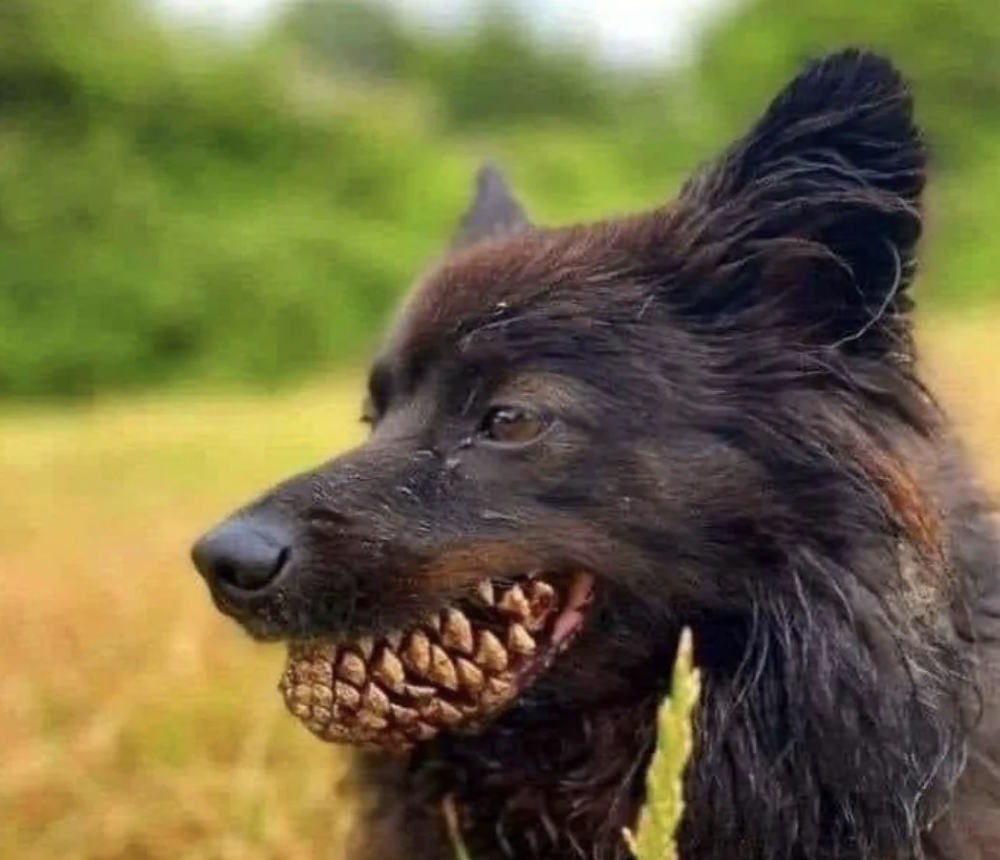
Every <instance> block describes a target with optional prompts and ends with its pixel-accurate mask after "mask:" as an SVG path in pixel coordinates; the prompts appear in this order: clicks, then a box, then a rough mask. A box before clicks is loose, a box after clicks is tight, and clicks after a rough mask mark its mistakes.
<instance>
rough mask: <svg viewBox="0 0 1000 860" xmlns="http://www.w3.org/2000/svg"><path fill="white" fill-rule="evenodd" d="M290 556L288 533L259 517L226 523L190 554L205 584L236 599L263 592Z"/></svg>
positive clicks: (288, 531) (244, 517) (208, 535)
mask: <svg viewBox="0 0 1000 860" xmlns="http://www.w3.org/2000/svg"><path fill="white" fill-rule="evenodd" d="M291 555H292V536H291V534H290V529H288V528H287V527H285V526H283V525H282V524H280V523H278V522H275V521H273V520H270V519H264V518H262V517H260V516H242V517H236V518H233V519H229V520H226V521H225V522H223V523H222V524H221V525H219V526H217V527H216V528H214V529H213V530H212V531H210V532H209V533H208V534H206V535H204V536H203V537H202V538H201V539H199V540H198V542H197V543H195V545H194V547H193V548H192V550H191V558H192V561H193V562H194V566H195V567H196V568H197V570H198V572H199V573H200V574H201V575H202V576H203V577H204V578H205V580H206V581H207V582H208V584H209V585H210V586H211V587H212V588H213V589H219V590H221V591H223V592H224V593H225V594H226V595H227V596H229V597H230V598H236V599H238V598H239V597H241V596H250V595H257V594H260V593H261V592H264V591H266V590H267V589H268V588H269V587H270V586H272V585H273V584H274V583H275V582H276V581H277V580H278V579H279V578H280V577H281V574H282V572H283V571H284V570H285V569H286V568H287V567H288V565H289V561H290V559H291Z"/></svg>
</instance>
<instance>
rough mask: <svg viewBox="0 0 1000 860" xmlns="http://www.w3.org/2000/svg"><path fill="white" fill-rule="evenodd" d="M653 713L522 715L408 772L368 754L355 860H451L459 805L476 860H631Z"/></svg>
mask: <svg viewBox="0 0 1000 860" xmlns="http://www.w3.org/2000/svg"><path fill="white" fill-rule="evenodd" d="M656 706H657V701H656V700H655V699H653V698H650V699H648V700H644V701H641V702H630V703H627V704H622V705H619V706H615V707H611V706H609V707H606V708H603V709H593V710H589V711H587V712H582V713H581V714H580V717H579V719H577V720H575V721H572V722H570V721H568V720H565V719H559V720H553V721H552V722H551V723H549V724H545V723H544V722H536V721H535V720H534V718H533V717H531V718H530V719H531V721H530V722H529V721H528V720H529V717H528V715H523V714H518V713H516V712H514V713H511V714H510V715H508V717H506V718H502V719H501V720H499V721H498V722H497V723H496V724H495V725H493V726H492V727H491V728H490V729H488V730H487V731H486V732H484V733H483V734H482V735H480V736H477V737H468V738H458V737H449V738H441V739H439V740H436V741H433V742H431V743H429V744H425V745H422V746H419V747H417V749H416V750H415V751H414V752H413V753H412V754H411V755H410V758H409V760H408V761H407V762H405V763H403V762H397V763H393V762H391V761H390V760H388V759H386V758H385V757H381V756H379V755H378V754H365V755H363V756H362V757H361V758H360V759H359V773H358V778H359V782H360V784H361V786H362V787H363V788H365V789H367V792H368V798H369V800H368V802H367V804H366V806H367V809H366V814H365V816H364V818H363V820H362V821H360V822H359V823H358V825H357V830H356V837H355V839H356V844H355V846H353V850H355V851H357V854H354V853H352V854H351V855H350V856H352V857H353V856H358V857H363V858H365V860H446V858H447V860H451V858H453V857H454V856H455V853H454V847H453V845H452V837H451V835H450V834H449V832H448V830H447V828H446V827H445V826H444V819H443V807H444V804H445V803H451V804H453V808H454V810H455V812H456V815H457V819H458V822H457V823H458V825H459V829H460V834H461V838H462V841H463V842H464V844H465V846H466V848H467V849H468V853H469V855H470V856H471V857H472V858H473V860H514V858H516V860H581V858H586V860H629V858H631V854H629V852H628V850H627V848H626V846H625V843H624V840H623V837H622V828H623V827H626V826H632V825H634V822H635V819H636V817H637V815H638V810H639V806H640V804H641V802H642V798H643V787H644V781H645V771H646V766H647V764H648V760H649V756H650V755H651V752H652V748H653V744H654V742H655V714H656ZM373 789H374V790H373ZM387 795H388V796H391V798H392V799H389V797H387ZM401 810H405V811H401ZM401 823H402V829H401ZM383 834H384V835H383ZM380 852H381V853H380Z"/></svg>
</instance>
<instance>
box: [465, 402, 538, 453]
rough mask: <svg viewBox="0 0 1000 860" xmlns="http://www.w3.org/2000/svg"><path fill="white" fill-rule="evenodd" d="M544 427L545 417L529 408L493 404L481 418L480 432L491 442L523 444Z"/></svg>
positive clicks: (535, 436)
mask: <svg viewBox="0 0 1000 860" xmlns="http://www.w3.org/2000/svg"><path fill="white" fill-rule="evenodd" d="M545 427H546V422H545V419H544V418H542V416H541V415H539V414H538V413H537V412H534V411H532V410H531V409H526V408H524V407H522V406H495V407H493V408H492V409H491V410H490V411H489V412H487V413H486V417H485V418H483V423H482V425H481V427H480V433H481V434H482V435H483V436H485V437H486V438H487V439H489V440H490V441H491V442H500V443H501V444H504V445H523V444H524V443H526V442H530V441H532V440H533V439H536V438H538V437H539V436H541V435H542V432H543V431H544V430H545Z"/></svg>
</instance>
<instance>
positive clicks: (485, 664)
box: [279, 579, 560, 751]
mask: <svg viewBox="0 0 1000 860" xmlns="http://www.w3.org/2000/svg"><path fill="white" fill-rule="evenodd" d="M477 594H478V599H477V601H476V605H475V606H474V607H470V609H469V613H468V614H467V613H466V612H465V611H463V610H461V609H458V608H455V607H453V608H449V609H446V610H444V611H443V612H442V613H440V614H439V615H436V616H433V617H431V618H430V619H428V620H426V621H425V622H424V623H422V624H420V625H419V626H416V627H414V628H412V629H409V630H407V631H406V632H405V633H398V634H391V635H389V636H386V637H384V638H382V639H379V640H378V641H375V640H373V639H371V638H365V639H360V640H358V641H356V642H339V643H333V642H319V643H292V644H291V645H289V651H288V663H287V665H286V667H285V672H284V675H283V676H282V679H281V682H280V684H279V689H280V691H281V693H282V695H283V696H284V699H285V704H286V705H287V707H288V709H289V710H290V711H291V712H292V713H293V714H294V715H295V716H296V717H298V718H299V719H300V720H302V722H304V723H305V725H306V726H307V727H308V728H309V730H310V731H311V732H313V733H314V734H315V735H317V736H318V737H319V738H321V739H322V740H325V741H331V742H335V743H351V744H355V745H358V746H362V747H369V748H378V749H381V750H391V751H402V750H406V749H408V748H409V747H411V746H413V744H415V743H417V742H419V741H425V740H428V739H430V738H432V737H434V735H436V734H437V733H438V732H439V731H441V730H442V729H452V730H455V731H463V730H466V731H467V730H471V729H474V728H475V727H477V726H479V725H481V724H482V723H484V722H487V721H488V720H490V719H491V718H493V717H495V716H496V715H497V714H498V713H499V712H500V711H501V710H503V709H504V708H505V707H506V706H507V705H509V704H510V703H511V702H512V701H513V700H514V699H515V698H516V697H517V695H518V693H519V683H520V680H521V679H520V675H521V673H522V670H523V669H525V668H526V667H527V666H528V665H529V664H530V663H531V662H532V660H533V658H534V657H535V656H536V655H537V654H538V653H539V649H540V648H541V647H542V646H541V645H540V644H539V642H538V641H537V640H536V637H537V636H538V634H540V633H543V632H544V631H545V630H546V628H548V627H549V626H550V625H551V622H552V621H553V620H554V619H555V618H556V617H557V616H558V614H559V608H560V600H559V596H558V595H557V592H556V590H555V588H553V586H552V585H550V584H549V583H547V582H544V581H542V580H539V579H532V580H530V581H527V582H525V583H523V584H522V585H513V586H510V587H508V588H505V589H502V590H501V589H500V588H499V587H497V586H494V585H493V584H492V583H490V582H484V583H482V584H481V585H480V586H479V588H478V590H477ZM470 616H471V617H470Z"/></svg>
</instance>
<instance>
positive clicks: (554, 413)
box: [233, 50, 1000, 860]
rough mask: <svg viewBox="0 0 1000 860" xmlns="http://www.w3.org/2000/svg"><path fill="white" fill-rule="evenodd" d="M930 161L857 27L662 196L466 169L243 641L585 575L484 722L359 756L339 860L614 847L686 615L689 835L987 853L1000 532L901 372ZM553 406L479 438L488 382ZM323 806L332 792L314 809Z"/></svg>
mask: <svg viewBox="0 0 1000 860" xmlns="http://www.w3.org/2000/svg"><path fill="white" fill-rule="evenodd" d="M924 171H925V155H924V148H923V144H922V142H921V139H920V135H919V132H918V129H917V128H916V127H915V125H914V122H913V119H912V107H911V100H910V97H909V94H908V92H907V89H906V87H905V85H904V83H903V82H902V81H901V79H900V77H899V75H898V74H897V72H896V71H895V70H894V69H893V67H892V66H891V65H890V64H889V63H888V62H887V61H885V60H884V59H881V58H879V57H876V56H873V55H871V54H867V53H863V52H860V51H853V50H852V51H845V52H843V53H840V54H836V55H833V56H830V57H827V58H825V59H823V60H820V61H817V62H815V63H813V64H811V65H809V66H808V67H807V68H806V69H805V70H804V71H803V72H802V73H801V75H800V76H799V77H797V78H796V79H795V80H794V81H793V82H792V83H791V84H790V85H789V87H788V88H787V89H786V90H785V91H783V92H782V93H781V94H780V95H779V96H778V98H777V99H776V100H775V101H774V102H773V103H772V104H771V105H770V107H769V108H768V110H767V111H766V112H765V113H764V115H763V116H762V118H761V119H760V120H759V121H758V122H757V124H756V125H755V126H754V127H753V128H752V129H751V130H750V131H749V133H748V134H747V135H746V136H745V137H743V138H742V139H741V140H739V141H737V142H736V143H735V144H734V145H733V146H731V147H730V148H729V149H728V150H727V151H726V152H725V153H724V154H723V155H722V156H721V157H720V158H719V159H717V160H716V161H715V162H714V163H712V164H710V165H708V166H707V167H706V168H705V169H704V170H702V171H701V172H699V174H698V175H697V176H696V177H695V178H694V179H692V180H691V181H690V182H688V183H687V184H686V185H685V186H684V187H683V188H682V190H681V191H680V194H679V196H678V197H677V199H676V200H675V201H674V202H672V203H671V204H669V205H666V206H664V207H662V208H659V209H656V210H655V211H653V212H650V213H647V214H642V215H638V216H634V217H625V218H620V219H615V220H608V221H606V222H603V223H597V224H588V225H584V226H575V227H570V228H565V229H542V228H539V227H536V226H533V225H531V224H529V223H528V221H527V218H526V216H525V213H524V210H523V208H522V207H521V206H519V205H518V204H517V203H516V202H515V201H514V200H513V198H512V197H511V195H510V192H509V191H508V189H507V187H506V185H505V184H504V182H503V180H502V178H501V177H500V176H499V174H497V173H496V172H495V171H494V170H485V171H484V172H483V173H482V174H481V176H480V182H479V189H478V193H477V196H476V199H475V202H474V203H473V206H472V208H471V209H470V211H469V212H468V213H467V215H466V217H465V218H464V220H463V222H462V225H461V227H460V230H459V232H458V234H457V236H456V238H455V241H454V244H453V246H452V248H451V249H450V251H449V253H448V255H447V257H446V259H445V260H444V261H443V262H441V263H440V264H439V265H437V266H435V267H434V269H433V270H432V271H431V272H430V273H429V274H428V275H427V276H426V277H425V278H423V279H422V281H421V283H420V284H419V285H418V286H417V288H416V289H415V291H414V293H413V294H412V296H411V298H410V300H409V301H408V302H407V303H406V305H405V306H404V308H403V309H402V311H401V313H400V315H399V318H398V320H397V321H396V324H395V325H394V327H393V329H392V331H391V332H390V334H389V336H388V338H387V340H386V343H385V346H384V349H383V350H382V353H381V355H380V357H379V359H378V361H377V362H376V365H375V367H374V370H373V373H372V384H371V403H370V412H371V415H370V417H371V420H372V422H373V425H374V427H373V432H372V436H371V438H370V440H369V441H368V442H367V443H366V444H364V445H363V446H362V447H360V448H359V449H357V450H356V451H353V452H351V453H348V454H346V455H344V456H343V457H340V458H338V459H336V460H334V461H333V462H331V463H329V464H327V465H325V466H323V467H322V468H320V469H318V470H316V471H315V472H312V473H310V474H308V475H304V476H298V477H295V478H293V479H291V480H289V481H288V482H286V483H284V484H282V485H281V486H279V487H277V488H275V489H274V490H272V491H271V492H269V493H267V494H266V495H265V496H263V497H262V498H261V499H260V500H258V501H256V502H255V503H253V504H252V505H250V506H248V508H247V509H246V510H244V512H243V513H244V514H246V513H247V511H250V512H252V513H253V514H255V515H259V514H261V512H264V513H266V514H267V515H268V516H280V517H283V518H284V519H285V520H286V521H287V522H291V523H294V524H295V527H296V529H297V532H296V533H297V544H296V548H295V558H296V559H297V561H296V568H295V570H294V571H293V578H292V579H291V580H290V584H289V583H286V585H285V587H284V590H283V591H282V593H281V594H280V600H279V599H277V598H275V597H274V596H273V595H269V594H266V593H265V594H262V595H261V596H260V597H259V598H257V599H256V601H251V603H250V604H248V605H246V606H243V607H240V608H239V609H238V610H233V611H234V614H237V615H238V617H239V618H240V619H241V620H242V621H243V623H244V624H245V625H246V626H247V627H248V628H249V629H250V630H251V631H252V632H254V633H256V634H257V635H260V636H262V637H294V636H303V635H311V634H338V635H345V634H351V635H354V634H359V633H362V632H367V631H379V630H385V629H388V628H390V627H395V626H399V625H406V624H407V623H408V622H410V621H412V620H413V619H415V618H417V617H420V615H421V614H422V613H424V612H425V611H426V610H428V609H430V608H433V607H436V606H440V605H442V604H444V603H446V602H447V601H448V600H451V599H454V598H455V597H456V595H460V594H462V593H463V592H464V590H465V589H467V588H469V586H470V585H471V584H472V583H474V582H476V581H478V580H480V579H481V578H483V577H484V576H492V577H498V578H503V577H510V576H516V575H518V574H523V573H525V572H526V571H529V570H536V569H544V570H554V571H555V570H588V571H591V572H593V573H594V574H595V576H596V577H597V583H598V587H597V593H596V600H595V603H594V605H593V607H592V609H591V613H590V616H589V618H588V621H587V624H586V628H585V630H584V632H583V634H582V635H581V636H580V638H579V639H578V640H577V642H576V643H575V644H574V645H573V646H572V647H571V648H570V650H569V651H568V652H567V653H566V654H564V655H563V656H562V657H560V658H559V659H557V660H556V662H555V664H554V665H553V666H552V667H551V668H550V669H549V670H548V671H547V672H546V673H545V674H544V675H543V676H542V677H541V678H539V680H538V681H537V682H536V683H535V684H534V685H533V686H532V687H530V688H529V689H528V690H527V691H526V692H525V694H524V695H523V696H522V697H521V698H520V699H519V700H518V702H517V703H516V705H515V706H514V707H513V709H512V710H510V711H509V712H507V713H506V714H505V715H504V716H502V717H501V718H500V719H498V720H497V721H496V722H495V723H494V724H493V725H492V726H490V727H489V728H487V729H486V730H485V731H483V732H482V733H481V734H480V735H478V736H474V737H457V736H456V737H450V736H444V737H441V738H439V739H437V740H434V741H432V742H429V743H427V744H425V745H423V746H421V747H418V748H417V749H416V750H415V751H414V752H413V753H412V754H411V755H410V756H409V757H408V758H407V759H405V760H397V759H392V758H382V757H380V756H377V755H371V756H365V757H364V758H363V759H362V760H361V762H360V764H359V771H358V775H359V783H360V789H359V790H360V791H361V793H362V797H363V799H364V802H365V806H366V810H367V812H366V814H365V816H364V817H363V819H362V821H361V822H360V823H359V828H358V837H357V842H356V844H355V846H354V847H353V848H352V853H351V854H350V855H349V856H352V857H364V858H371V860H445V858H449V857H452V856H453V853H452V848H451V845H450V842H449V840H448V838H447V835H446V832H445V828H444V824H443V818H442V813H441V806H442V800H443V799H444V798H445V797H451V798H452V799H453V800H454V803H455V808H456V809H457V812H458V817H459V820H460V822H461V829H462V832H463V835H464V838H465V841H466V843H467V846H468V848H469V851H470V853H471V854H472V856H473V857H474V858H475V860H499V858H517V860H533V859H535V860H571V858H583V860H598V858H600V860H619V859H620V858H626V857H628V856H630V855H629V854H628V851H627V849H626V848H625V845H624V844H623V841H622V838H621V835H620V831H621V828H622V827H623V826H625V825H631V824H632V823H633V822H634V820H635V816H636V812H637V809H638V806H639V804H640V803H641V801H642V794H643V783H644V770H645V766H646V764H647V762H648V758H649V755H650V751H651V745H652V743H653V741H654V712H655V709H656V706H657V704H658V702H659V701H660V699H661V697H662V696H663V695H664V694H665V693H667V692H668V690H667V689H666V686H667V684H668V678H669V672H670V667H671V665H672V656H673V653H674V649H675V647H676V643H677V637H678V631H679V630H680V629H681V627H682V626H683V625H689V626H690V627H691V628H692V630H693V632H694V639H695V650H696V659H697V662H698V664H699V665H700V667H701V669H702V671H703V676H704V689H703V694H702V699H701V702H700V704H699V707H698V710H697V715H696V729H697V730H696V743H695V751H694V755H693V758H692V762H691V765H690V768H689V771H688V775H687V779H686V788H685V794H686V799H687V806H686V812H685V815H684V820H683V824H682V827H681V830H680V834H679V839H680V846H681V857H682V858H683V860H723V858H725V860H807V858H808V860H835V858H836V860H861V858H870V860H876V858H878V860H889V858H893V859H894V860H895V858H918V857H929V858H938V860H979V859H980V858H994V857H1000V806H998V805H997V804H998V802H1000V690H998V688H997V682H996V680H995V678H996V677H997V675H996V672H997V670H998V669H1000V667H998V665H997V664H998V661H1000V575H998V574H1000V564H998V560H1000V550H998V546H997V541H996V538H995V537H994V534H993V527H992V523H991V521H990V520H991V513H990V510H989V506H988V503H987V501H986V500H985V499H984V497H983V496H982V494H981V493H980V491H979V490H977V489H976V486H975V483H974V481H973V479H972V477H971V476H970V473H969V471H968V470H967V467H966V466H965V465H964V463H963V460H962V455H961V452H960V450H959V448H958V444H957V443H956V442H955V441H954V440H953V439H952V437H951V435H950V433H949V429H948V424H947V421H946V419H945V418H944V417H943V415H942V414H941V411H940V410H939V409H938V408H937V407H936V405H935V403H934V401H933V400H932V398H931V397H930V396H929V394H928V393H927V392H926V391H925V390H924V388H923V386H922V385H921V383H920V381H919V380H918V377H917V373H916V365H915V358H914V348H913V343H912V339H911V320H910V305H911V301H910V298H909V288H910V285H911V281H912V278H913V275H914V271H915V261H916V248H917V243H918V239H919V236H920V233H921V197H922V192H923V187H924ZM497 402H501V403H506V402H514V403H518V404H527V406H528V407H530V408H531V409H533V410H536V411H537V412H538V413H539V414H540V415H543V416H545V420H546V421H547V424H546V428H547V429H546V430H545V431H544V433H543V434H542V435H541V436H539V437H538V438H537V439H535V440H534V441H533V442H531V443H529V444H523V445H512V446H499V445H495V444H491V443H489V442H488V441H486V440H484V439H483V438H482V437H481V435H480V434H478V432H477V427H479V425H480V421H481V418H482V416H483V414H484V413H485V412H486V411H487V409H488V407H489V406H490V404H494V403H497ZM331 814H336V811H335V810H331Z"/></svg>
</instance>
